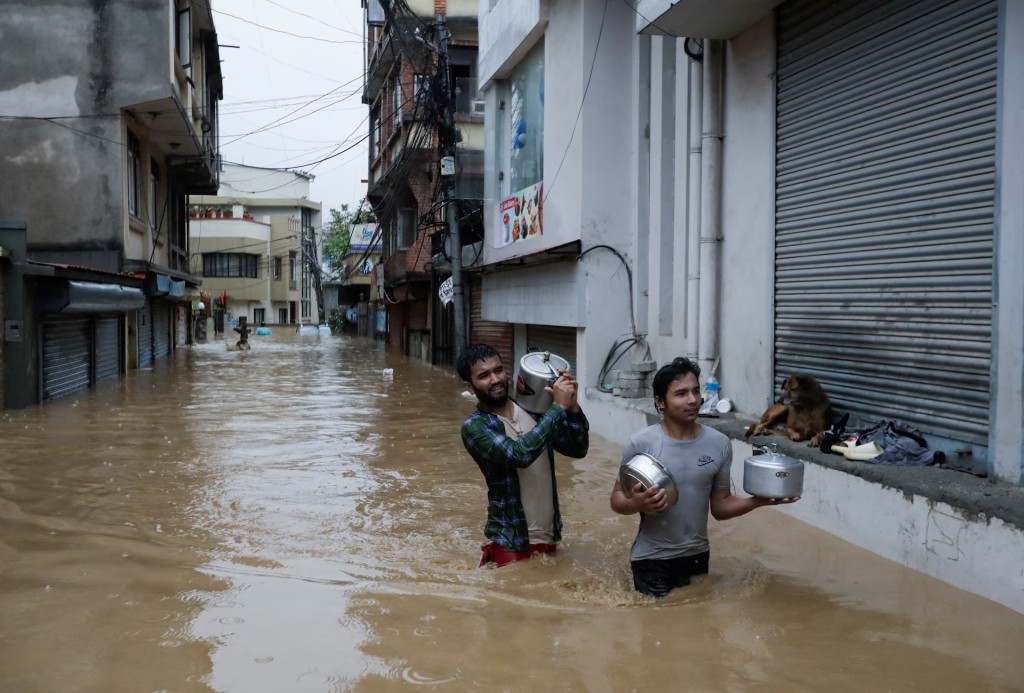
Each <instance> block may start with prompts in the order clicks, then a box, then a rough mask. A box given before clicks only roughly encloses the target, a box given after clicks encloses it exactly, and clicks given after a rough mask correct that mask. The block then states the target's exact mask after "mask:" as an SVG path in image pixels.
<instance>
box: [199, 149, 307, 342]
mask: <svg viewBox="0 0 1024 693" xmlns="http://www.w3.org/2000/svg"><path fill="white" fill-rule="evenodd" d="M311 180H313V177H312V176H310V175H307V174H303V173H297V172H294V171H282V170H278V169H268V168H258V167H254V166H242V165H240V164H224V165H223V168H222V171H221V177H220V189H219V190H218V191H217V194H216V195H195V196H192V197H190V198H189V203H190V206H189V216H190V219H189V235H190V237H191V240H192V272H193V274H194V275H195V276H197V277H201V278H202V282H203V291H204V292H209V293H210V294H211V295H212V296H213V305H212V306H210V307H209V308H208V312H212V315H213V317H214V320H215V323H216V330H217V331H218V332H220V331H224V329H225V328H226V329H227V331H229V332H230V330H231V327H232V325H233V322H234V321H237V319H238V318H239V317H244V318H246V319H247V320H248V321H249V323H250V324H252V325H254V326H259V325H260V324H263V323H266V324H268V325H272V324H273V325H287V324H299V323H307V324H317V322H318V317H317V302H316V301H317V299H316V291H315V282H314V271H316V270H317V269H318V268H319V263H318V262H316V263H315V264H311V258H312V259H315V258H316V257H319V255H320V252H319V239H320V238H321V234H320V233H319V228H320V203H318V202H312V201H310V200H309V183H310V181H311Z"/></svg>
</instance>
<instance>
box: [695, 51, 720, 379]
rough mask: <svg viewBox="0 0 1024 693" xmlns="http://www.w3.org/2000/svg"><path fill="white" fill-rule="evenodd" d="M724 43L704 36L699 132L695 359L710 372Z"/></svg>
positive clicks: (714, 340) (714, 345)
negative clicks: (699, 179)
mask: <svg viewBox="0 0 1024 693" xmlns="http://www.w3.org/2000/svg"><path fill="white" fill-rule="evenodd" d="M724 51H725V47H724V44H723V42H722V41H720V40H711V39H705V40H704V61H703V64H704V98H703V109H702V118H703V121H704V122H703V128H702V135H701V181H700V182H701V186H700V279H699V281H700V295H699V299H698V305H699V317H698V326H697V329H698V349H699V354H698V359H699V364H700V367H701V370H702V371H704V372H705V373H707V374H709V375H710V373H711V366H712V364H713V363H714V362H715V359H717V358H718V334H719V317H720V311H719V305H718V303H719V300H718V295H719V281H720V279H719V264H720V259H719V256H720V251H721V242H722V139H723V133H722V71H723V70H722V66H723V63H724V60H723V58H724Z"/></svg>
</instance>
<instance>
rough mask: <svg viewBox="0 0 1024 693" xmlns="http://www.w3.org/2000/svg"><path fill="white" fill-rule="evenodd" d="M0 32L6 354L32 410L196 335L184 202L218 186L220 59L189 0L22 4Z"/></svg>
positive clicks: (19, 396) (205, 20)
mask: <svg viewBox="0 0 1024 693" xmlns="http://www.w3.org/2000/svg"><path fill="white" fill-rule="evenodd" d="M0 35H3V37H4V39H3V42H2V45H0V79H2V81H3V84H4V87H3V91H2V93H0V114H2V115H3V116H4V118H5V120H4V127H3V130H2V131H0V180H3V184H2V186H0V218H2V219H5V220H9V221H12V222H14V223H13V224H10V225H7V226H5V227H4V229H3V230H0V246H3V247H4V248H5V249H6V252H3V253H0V275H2V280H3V283H4V284H5V286H6V291H5V292H4V294H5V298H4V304H3V306H2V312H3V315H2V318H3V320H4V322H5V328H6V329H5V333H6V334H5V337H4V349H3V351H2V352H0V353H2V357H0V358H2V372H3V380H4V381H5V384H4V405H5V406H8V407H22V406H26V405H29V404H32V403H36V402H40V401H45V400H50V399H54V398H57V397H61V396H64V395H67V394H70V393H72V392H76V391H79V390H82V389H85V388H88V387H90V386H92V385H94V384H97V383H100V382H103V381H106V380H110V379H115V378H118V377H119V376H120V375H121V374H123V373H124V372H125V371H126V370H127V369H132V368H144V367H148V366H149V365H150V364H152V363H153V361H154V360H158V359H160V358H161V357H164V356H166V355H168V354H169V353H170V352H171V351H172V350H173V349H174V348H175V347H176V346H177V345H180V344H184V343H185V341H186V339H187V316H188V310H187V307H186V304H185V303H184V299H185V295H186V286H195V284H196V282H195V280H194V279H193V277H192V275H191V273H190V271H189V267H188V261H187V258H188V256H189V242H188V234H187V230H186V205H185V200H186V196H187V195H188V194H189V193H204V192H212V191H215V190H216V187H217V173H218V172H217V166H216V161H217V156H218V153H217V102H218V101H219V100H220V98H221V94H222V92H221V68H220V57H219V54H218V45H217V35H216V32H215V28H214V21H213V14H212V10H211V9H210V7H209V5H208V3H198V2H190V1H189V0H177V1H175V0H166V1H165V2H151V3H145V4H140V3H135V2H129V1H128V0H113V1H111V2H106V3H63V4H54V3H39V2H32V1H29V0H23V1H20V2H19V1H16V0H15V1H11V2H6V3H4V11H3V12H2V13H0ZM4 256H6V257H4Z"/></svg>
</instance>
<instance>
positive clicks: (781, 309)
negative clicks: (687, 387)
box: [775, 0, 997, 446]
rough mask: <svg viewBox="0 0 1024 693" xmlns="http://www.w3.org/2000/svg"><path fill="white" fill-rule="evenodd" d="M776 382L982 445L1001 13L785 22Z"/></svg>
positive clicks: (853, 5) (938, 2) (984, 10)
mask: <svg viewBox="0 0 1024 693" xmlns="http://www.w3.org/2000/svg"><path fill="white" fill-rule="evenodd" d="M777 20H778V21H777V30H778V66H777V73H776V79H777V94H778V102H777V109H778V111H777V112H778V115H777V128H778V131H777V153H776V161H777V171H776V186H777V187H776V258H775V259H776V285H775V292H776V296H775V316H776V317H775V378H776V383H777V385H780V384H781V382H782V380H783V379H784V378H785V377H786V376H788V375H789V374H791V373H794V372H806V373H811V374H813V375H814V376H815V377H817V378H818V379H819V380H820V382H821V383H822V385H823V386H824V387H825V389H826V391H827V392H828V393H829V395H830V397H831V398H832V400H833V402H834V403H835V404H836V405H837V406H838V407H841V408H843V409H846V410H849V411H851V412H853V413H854V414H856V415H858V416H861V417H863V418H864V419H867V420H877V419H879V418H895V419H899V420H902V421H905V422H907V423H909V424H911V425H913V426H916V427H918V428H920V429H921V430H922V431H924V432H925V433H929V434H934V435H936V436H938V437H941V438H945V439H952V440H955V441H966V442H969V443H973V444H977V445H982V446H983V445H985V444H986V443H987V439H988V430H987V418H988V417H987V412H988V409H989V381H990V352H991V331H992V315H991V313H992V264H993V260H992V236H993V223H994V210H993V206H994V182H995V173H994V165H995V116H996V28H997V27H996V25H997V3H996V2H995V0H982V1H976V0H955V1H949V0H945V1H942V0H928V1H913V0H866V1H853V0H839V1H835V0H828V1H824V0H809V1H803V0H800V1H797V0H794V1H792V2H787V3H785V4H783V5H781V6H780V7H779V10H778V15H777Z"/></svg>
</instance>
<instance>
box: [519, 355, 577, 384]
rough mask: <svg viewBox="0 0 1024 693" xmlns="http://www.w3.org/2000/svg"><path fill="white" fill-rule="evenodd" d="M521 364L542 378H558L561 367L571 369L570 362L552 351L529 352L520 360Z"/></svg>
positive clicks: (521, 366)
mask: <svg viewBox="0 0 1024 693" xmlns="http://www.w3.org/2000/svg"><path fill="white" fill-rule="evenodd" d="M519 366H520V368H522V369H523V370H525V371H528V372H530V373H533V374H534V375H539V376H541V377H542V378H557V377H558V369H559V368H561V369H562V370H565V371H567V370H569V362H568V361H566V360H565V359H563V358H562V357H561V356H559V355H558V354H552V353H551V352H550V351H531V352H528V353H527V354H525V355H524V356H523V358H521V359H520V360H519Z"/></svg>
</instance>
